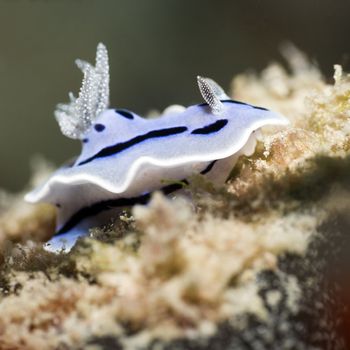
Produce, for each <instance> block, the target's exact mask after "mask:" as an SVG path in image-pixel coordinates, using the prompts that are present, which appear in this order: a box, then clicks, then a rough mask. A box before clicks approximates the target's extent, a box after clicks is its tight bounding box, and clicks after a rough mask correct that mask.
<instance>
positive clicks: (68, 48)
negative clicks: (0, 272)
mask: <svg viewBox="0 0 350 350" xmlns="http://www.w3.org/2000/svg"><path fill="white" fill-rule="evenodd" d="M349 12H350V1H349V0H307V1H305V0H293V1H281V0H237V1H209V0H201V1H190V0H168V1H166V0H147V1H141V0H139V1H136V0H124V1H121V0H46V1H45V0H7V1H6V0H0V113H1V114H0V118H1V119H0V120H1V124H0V160H1V172H0V187H3V188H7V189H9V190H17V189H20V188H21V187H23V185H24V184H25V183H26V182H27V180H28V178H29V176H30V167H29V162H30V159H31V157H32V156H33V155H36V154H41V155H43V156H44V157H45V158H47V159H49V160H52V161H54V162H55V163H57V164H59V163H61V162H63V161H64V160H66V159H67V158H70V157H71V156H72V155H74V154H76V153H77V152H78V151H79V142H77V141H73V140H70V139H67V138H65V137H64V136H62V135H61V133H60V131H59V128H58V126H57V124H56V121H55V119H54V117H53V110H54V107H55V105H56V104H57V103H58V102H65V101H67V99H68V96H67V94H68V92H69V91H74V92H77V91H78V89H79V87H80V82H81V73H80V71H79V70H78V69H77V68H76V67H75V65H74V60H75V59H76V58H78V57H79V58H82V59H86V60H89V61H92V60H93V59H94V55H95V49H96V44H97V43H98V42H99V41H102V42H104V43H105V44H106V45H107V47H108V49H109V54H110V63H111V105H112V106H115V107H124V108H129V109H131V110H134V111H135V112H137V113H139V114H144V113H146V112H147V111H149V110H150V109H162V108H164V107H166V106H167V105H169V104H173V103H179V104H185V105H186V104H190V103H193V102H197V101H199V100H200V97H199V94H198V91H197V87H196V82H195V76H196V75H197V74H202V75H207V76H210V77H213V78H214V79H215V80H217V81H218V82H219V83H220V84H222V85H223V86H224V87H225V88H228V85H229V83H230V81H231V79H232V77H233V76H234V75H235V74H237V73H240V72H243V71H246V70H248V69H249V70H250V69H254V70H256V71H259V70H261V69H262V68H264V67H265V66H266V65H267V64H268V63H269V62H270V61H271V60H280V59H281V57H280V54H279V47H280V45H281V44H282V43H283V42H285V41H291V42H293V43H294V44H296V46H298V47H299V48H301V49H302V50H303V51H305V52H306V53H307V54H308V55H309V56H310V57H312V58H313V59H315V60H316V61H318V63H319V65H320V67H321V69H322V70H323V72H324V73H325V75H326V76H329V77H331V75H332V73H333V68H332V67H333V64H334V63H341V64H343V65H344V67H345V69H348V70H349V68H350V62H349V52H350V41H349V38H348V35H349V33H350V21H349Z"/></svg>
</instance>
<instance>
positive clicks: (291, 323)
mask: <svg viewBox="0 0 350 350" xmlns="http://www.w3.org/2000/svg"><path fill="white" fill-rule="evenodd" d="M286 50H287V55H288V56H289V57H290V65H291V71H292V72H291V73H290V74H289V73H288V72H287V70H286V69H285V68H283V67H282V66H281V65H279V64H272V65H270V66H269V67H268V68H267V69H266V70H265V71H264V72H263V73H262V74H261V76H256V75H247V74H244V75H240V76H238V77H236V78H235V79H234V81H233V84H232V86H233V97H234V98H236V99H241V100H246V101H249V102H250V103H253V104H256V105H259V104H261V105H264V106H267V107H270V108H272V109H274V110H277V111H280V112H282V113H284V114H285V115H286V116H288V117H289V118H290V120H291V124H292V125H291V127H290V128H289V129H287V130H281V129H277V128H269V129H264V130H263V133H262V134H261V135H260V141H259V143H258V146H257V149H256V151H255V153H254V154H253V155H252V156H251V157H245V156H242V157H241V158H240V159H239V161H238V163H237V165H236V167H235V168H234V169H233V171H232V173H231V175H230V178H229V179H228V181H227V184H226V185H225V186H224V187H222V188H216V187H214V186H213V185H212V184H211V183H210V182H208V181H207V180H205V179H204V178H203V177H200V176H197V177H194V178H193V181H191V185H190V186H188V187H187V188H185V189H184V190H183V191H182V192H181V193H179V194H176V195H175V196H173V197H174V198H166V197H164V196H163V195H161V194H160V193H155V194H154V195H153V196H152V200H151V202H150V203H149V204H148V205H146V206H141V205H137V206H134V207H133V208H132V209H131V210H130V211H126V212H125V213H123V214H122V215H121V217H120V218H116V221H115V223H113V224H111V225H110V226H109V227H106V228H104V229H97V228H96V229H93V230H91V232H90V236H92V237H94V238H96V239H91V238H86V239H84V240H81V241H80V242H79V243H78V244H77V246H76V247H75V249H73V251H72V252H71V253H70V254H68V255H64V254H61V255H54V254H51V253H48V252H44V251H43V250H42V248H41V246H40V243H35V242H30V241H29V240H33V239H34V238H36V240H37V241H41V240H43V239H45V238H47V236H48V235H49V234H50V232H52V231H51V230H52V223H53V219H54V215H53V209H52V208H49V207H46V206H45V207H43V206H39V207H34V206H31V207H29V206H24V204H22V203H21V200H20V199H19V197H15V198H13V199H11V197H8V196H7V195H5V194H3V195H2V196H3V197H4V200H5V202H6V203H7V205H2V206H1V212H0V213H1V217H0V247H1V248H2V252H3V253H2V262H1V264H2V269H1V272H0V287H1V289H0V292H1V294H0V348H1V349H38V348H42V349H60V348H89V347H92V348H93V347H95V346H99V345H100V346H101V348H105V349H112V348H118V347H119V348H130V349H134V348H136V347H139V348H147V347H149V348H168V349H174V348H190V347H191V348H199V349H209V348H225V347H229V346H230V347H231V348H237V349H247V348H249V347H248V346H247V344H248V345H249V344H250V345H252V344H255V345H256V347H257V346H260V348H262V349H265V348H266V349H268V348H272V347H273V346H274V347H275V348H290V349H292V348H298V349H308V348H310V347H311V346H314V347H315V348H320V347H321V345H320V336H319V335H318V336H316V335H315V336H313V335H312V332H313V331H314V330H315V329H316V331H315V332H316V333H317V332H318V333H317V334H319V333H322V334H324V335H325V338H326V337H328V338H332V330H333V328H331V326H330V323H329V322H331V321H329V322H328V319H327V317H326V316H325V315H326V310H324V309H325V305H326V304H327V302H326V299H327V297H326V296H325V294H323V293H320V288H321V287H320V286H321V285H322V284H321V282H322V281H321V280H322V278H321V276H323V275H322V274H323V273H324V269H325V266H326V263H327V262H326V260H324V259H325V258H323V253H322V252H324V250H321V252H320V250H319V249H320V248H319V247H318V246H323V248H322V249H325V248H324V246H327V244H328V242H329V240H332V239H333V238H334V237H335V236H336V235H335V233H334V232H335V231H334V230H333V229H331V228H330V227H333V226H332V223H333V222H334V220H335V218H337V217H343V216H345V217H346V213H347V212H348V210H349V207H350V203H349V199H348V198H349V196H348V193H349V190H350V188H349V187H350V186H349V185H350V181H349V179H348V174H349V170H350V154H349V144H350V140H349V133H350V127H349V120H350V118H349V113H350V112H349V111H350V99H349V96H350V77H349V76H348V75H346V74H344V73H343V72H342V71H341V68H340V67H339V66H336V73H335V84H334V85H328V84H326V83H325V82H324V79H323V78H322V75H321V73H320V72H319V70H318V69H317V67H316V66H315V65H314V64H311V63H309V62H308V61H307V60H306V58H305V57H304V56H303V54H301V53H300V52H297V51H295V49H294V48H292V47H288V48H287V49H286ZM343 221H344V222H346V220H343ZM344 225H346V224H344ZM344 227H345V226H344ZM344 227H343V228H342V230H343V231H344V232H345V231H346V228H344ZM340 231H341V229H339V232H340ZM327 232H328V233H327ZM327 237H328V238H327ZM9 241H11V242H19V243H17V244H16V245H12V246H11V247H10V248H9V249H5V247H9V246H8V244H9V243H8V242H9ZM324 255H325V256H326V255H327V256H328V255H332V254H331V252H329V253H327V251H326V253H325V254H324ZM327 295H328V294H327ZM310 300H311V301H312V303H313V302H314V301H315V304H317V303H319V305H321V306H320V307H318V308H316V309H315V310H316V311H310V310H309V308H308V305H307V302H310ZM327 300H328V301H329V300H330V299H329V298H328V299H327ZM332 300H334V298H333V299H332ZM317 305H318V304H317ZM300 314H301V315H302V318H304V319H305V318H307V315H310V318H315V319H316V320H315V321H314V323H316V321H318V320H317V319H318V318H321V317H322V318H323V319H324V322H322V323H320V325H314V326H313V327H314V329H311V328H310V332H308V338H309V339H305V336H302V335H301V334H302V331H301V330H300V329H303V327H304V328H305V327H306V325H304V326H303V327H300V326H299V323H298V322H301V321H298V322H297V321H296V319H297V317H298V315H300ZM315 315H317V316H315ZM298 327H299V328H298ZM308 327H309V326H308ZM310 327H311V326H310ZM320 327H323V328H322V329H323V331H320ZM328 338H327V339H326V340H324V341H325V342H326V341H329V339H328ZM335 338H337V337H335ZM337 342H338V345H339V344H340V345H339V346H338V348H341V340H340V339H339V337H338V340H337ZM257 344H258V345H257ZM318 346H319V347H318ZM321 348H322V347H321ZM334 348H336V347H334Z"/></svg>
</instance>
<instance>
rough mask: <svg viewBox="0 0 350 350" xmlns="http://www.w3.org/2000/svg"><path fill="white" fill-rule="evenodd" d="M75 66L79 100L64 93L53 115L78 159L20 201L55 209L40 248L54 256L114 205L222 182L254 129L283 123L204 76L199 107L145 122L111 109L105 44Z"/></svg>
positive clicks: (251, 145)
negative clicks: (194, 183) (66, 99)
mask: <svg viewBox="0 0 350 350" xmlns="http://www.w3.org/2000/svg"><path fill="white" fill-rule="evenodd" d="M76 64H77V66H78V67H79V68H80V69H81V70H82V72H83V74H84V78H83V82H82V87H81V89H80V92H79V96H78V97H77V98H76V97H74V95H73V94H72V93H70V94H69V96H70V103H68V104H59V105H58V106H57V109H56V111H55V117H56V119H57V121H58V124H59V126H60V128H61V131H62V133H63V134H64V135H65V136H68V137H70V138H72V139H79V140H81V142H82V151H81V154H80V155H79V156H78V158H77V159H76V160H75V161H74V162H73V164H70V165H65V166H63V167H62V168H60V169H58V170H57V171H56V172H55V173H53V175H52V176H51V177H50V178H49V179H48V180H47V181H46V182H45V183H44V184H43V185H41V186H40V187H38V188H37V189H35V190H33V191H32V192H30V193H28V194H27V195H26V197H25V199H26V200H27V201H29V202H32V203H35V202H48V203H52V204H54V205H56V207H57V211H58V217H57V231H56V234H55V235H54V236H53V238H52V239H51V240H50V241H49V242H47V243H46V244H45V248H46V249H48V250H51V251H54V252H58V251H69V250H70V249H71V248H72V246H73V245H74V244H75V242H76V240H77V239H78V238H79V237H80V236H82V235H85V234H87V233H88V231H89V228H91V227H94V226H98V225H102V224H104V223H106V220H108V219H110V218H111V216H112V215H113V213H114V214H115V212H116V210H117V209H118V208H119V210H120V208H121V207H125V206H131V205H133V204H135V203H147V201H148V200H149V198H150V193H152V191H155V190H161V191H162V192H163V193H165V194H170V193H172V192H174V191H176V190H178V189H180V188H181V184H179V181H185V182H186V181H187V180H186V179H187V178H188V177H190V176H191V175H192V174H195V173H201V174H203V175H205V176H208V177H209V179H211V180H212V181H213V182H215V183H218V182H219V183H220V182H224V181H225V179H226V178H227V176H228V174H229V172H230V170H231V169H232V167H233V166H234V164H235V162H236V160H237V158H238V157H239V155H241V154H246V155H250V154H252V153H253V152H254V149H255V143H256V133H255V131H257V130H258V129H260V128H261V127H264V126H266V125H286V124H288V121H287V119H286V118H285V117H283V116H281V115H279V114H277V113H274V112H271V111H269V110H267V109H265V108H262V107H256V106H252V105H250V104H247V103H243V102H238V101H234V100H232V99H231V98H229V97H228V96H227V95H226V94H225V92H224V91H223V89H222V88H221V87H220V86H219V85H218V84H216V83H215V82H214V81H213V80H211V79H209V78H203V77H198V78H197V81H198V86H199V90H200V93H201V95H202V97H203V99H204V101H205V102H204V103H200V104H196V105H192V106H189V107H187V108H185V107H182V106H177V105H175V106H171V107H169V108H167V109H166V110H165V111H164V112H163V114H162V115H161V116H160V117H157V118H152V119H146V118H142V117H140V116H139V115H137V114H136V113H133V112H131V111H129V110H126V109H110V108H109V107H108V106H109V64H108V53H107V49H106V47H105V46H104V45H103V44H101V43H100V44H99V45H98V46H97V53H96V63H95V66H93V65H91V64H90V63H88V62H85V61H82V60H77V61H76ZM164 180H174V181H173V183H169V182H168V184H165V183H164Z"/></svg>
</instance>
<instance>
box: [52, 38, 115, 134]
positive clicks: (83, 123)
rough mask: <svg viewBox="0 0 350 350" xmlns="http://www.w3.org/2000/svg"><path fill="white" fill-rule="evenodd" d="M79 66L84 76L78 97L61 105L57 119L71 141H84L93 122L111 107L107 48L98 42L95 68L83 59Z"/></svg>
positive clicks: (56, 114)
mask: <svg viewBox="0 0 350 350" xmlns="http://www.w3.org/2000/svg"><path fill="white" fill-rule="evenodd" d="M76 65H77V66H78V68H79V69H81V71H82V72H83V73H84V78H83V82H82V86H81V88H80V92H79V96H78V98H75V97H74V95H73V94H72V93H69V99H70V103H68V104H58V105H57V107H56V110H55V117H56V120H57V122H58V124H59V126H60V128H61V131H62V133H63V134H64V135H65V136H67V137H70V138H72V139H82V138H83V137H84V135H85V133H86V132H87V130H88V129H89V128H90V126H91V124H92V123H93V121H94V120H95V119H96V118H97V117H98V116H99V115H100V114H101V113H102V112H103V111H104V110H106V109H107V108H108V105H109V65H108V52H107V49H106V47H105V46H104V45H103V44H102V43H99V44H98V46H97V52H96V65H95V67H94V66H93V65H91V64H90V63H88V62H86V61H83V60H79V59H78V60H76Z"/></svg>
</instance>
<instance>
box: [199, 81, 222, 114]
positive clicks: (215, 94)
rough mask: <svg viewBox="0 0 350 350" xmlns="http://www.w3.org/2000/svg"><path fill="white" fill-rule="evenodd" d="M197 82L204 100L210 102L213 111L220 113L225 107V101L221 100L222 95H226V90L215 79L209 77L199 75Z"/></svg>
mask: <svg viewBox="0 0 350 350" xmlns="http://www.w3.org/2000/svg"><path fill="white" fill-rule="evenodd" d="M197 83H198V87H199V91H200V93H201V95H202V97H203V98H204V101H205V102H207V103H208V105H209V107H210V109H211V110H212V112H213V113H214V114H220V113H221V112H222V110H223V108H224V105H223V103H222V102H221V101H220V99H221V98H222V97H224V96H226V94H225V92H224V90H223V89H222V88H221V87H220V86H219V85H218V84H217V83H215V81H214V80H212V79H209V78H203V77H201V76H197Z"/></svg>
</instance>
